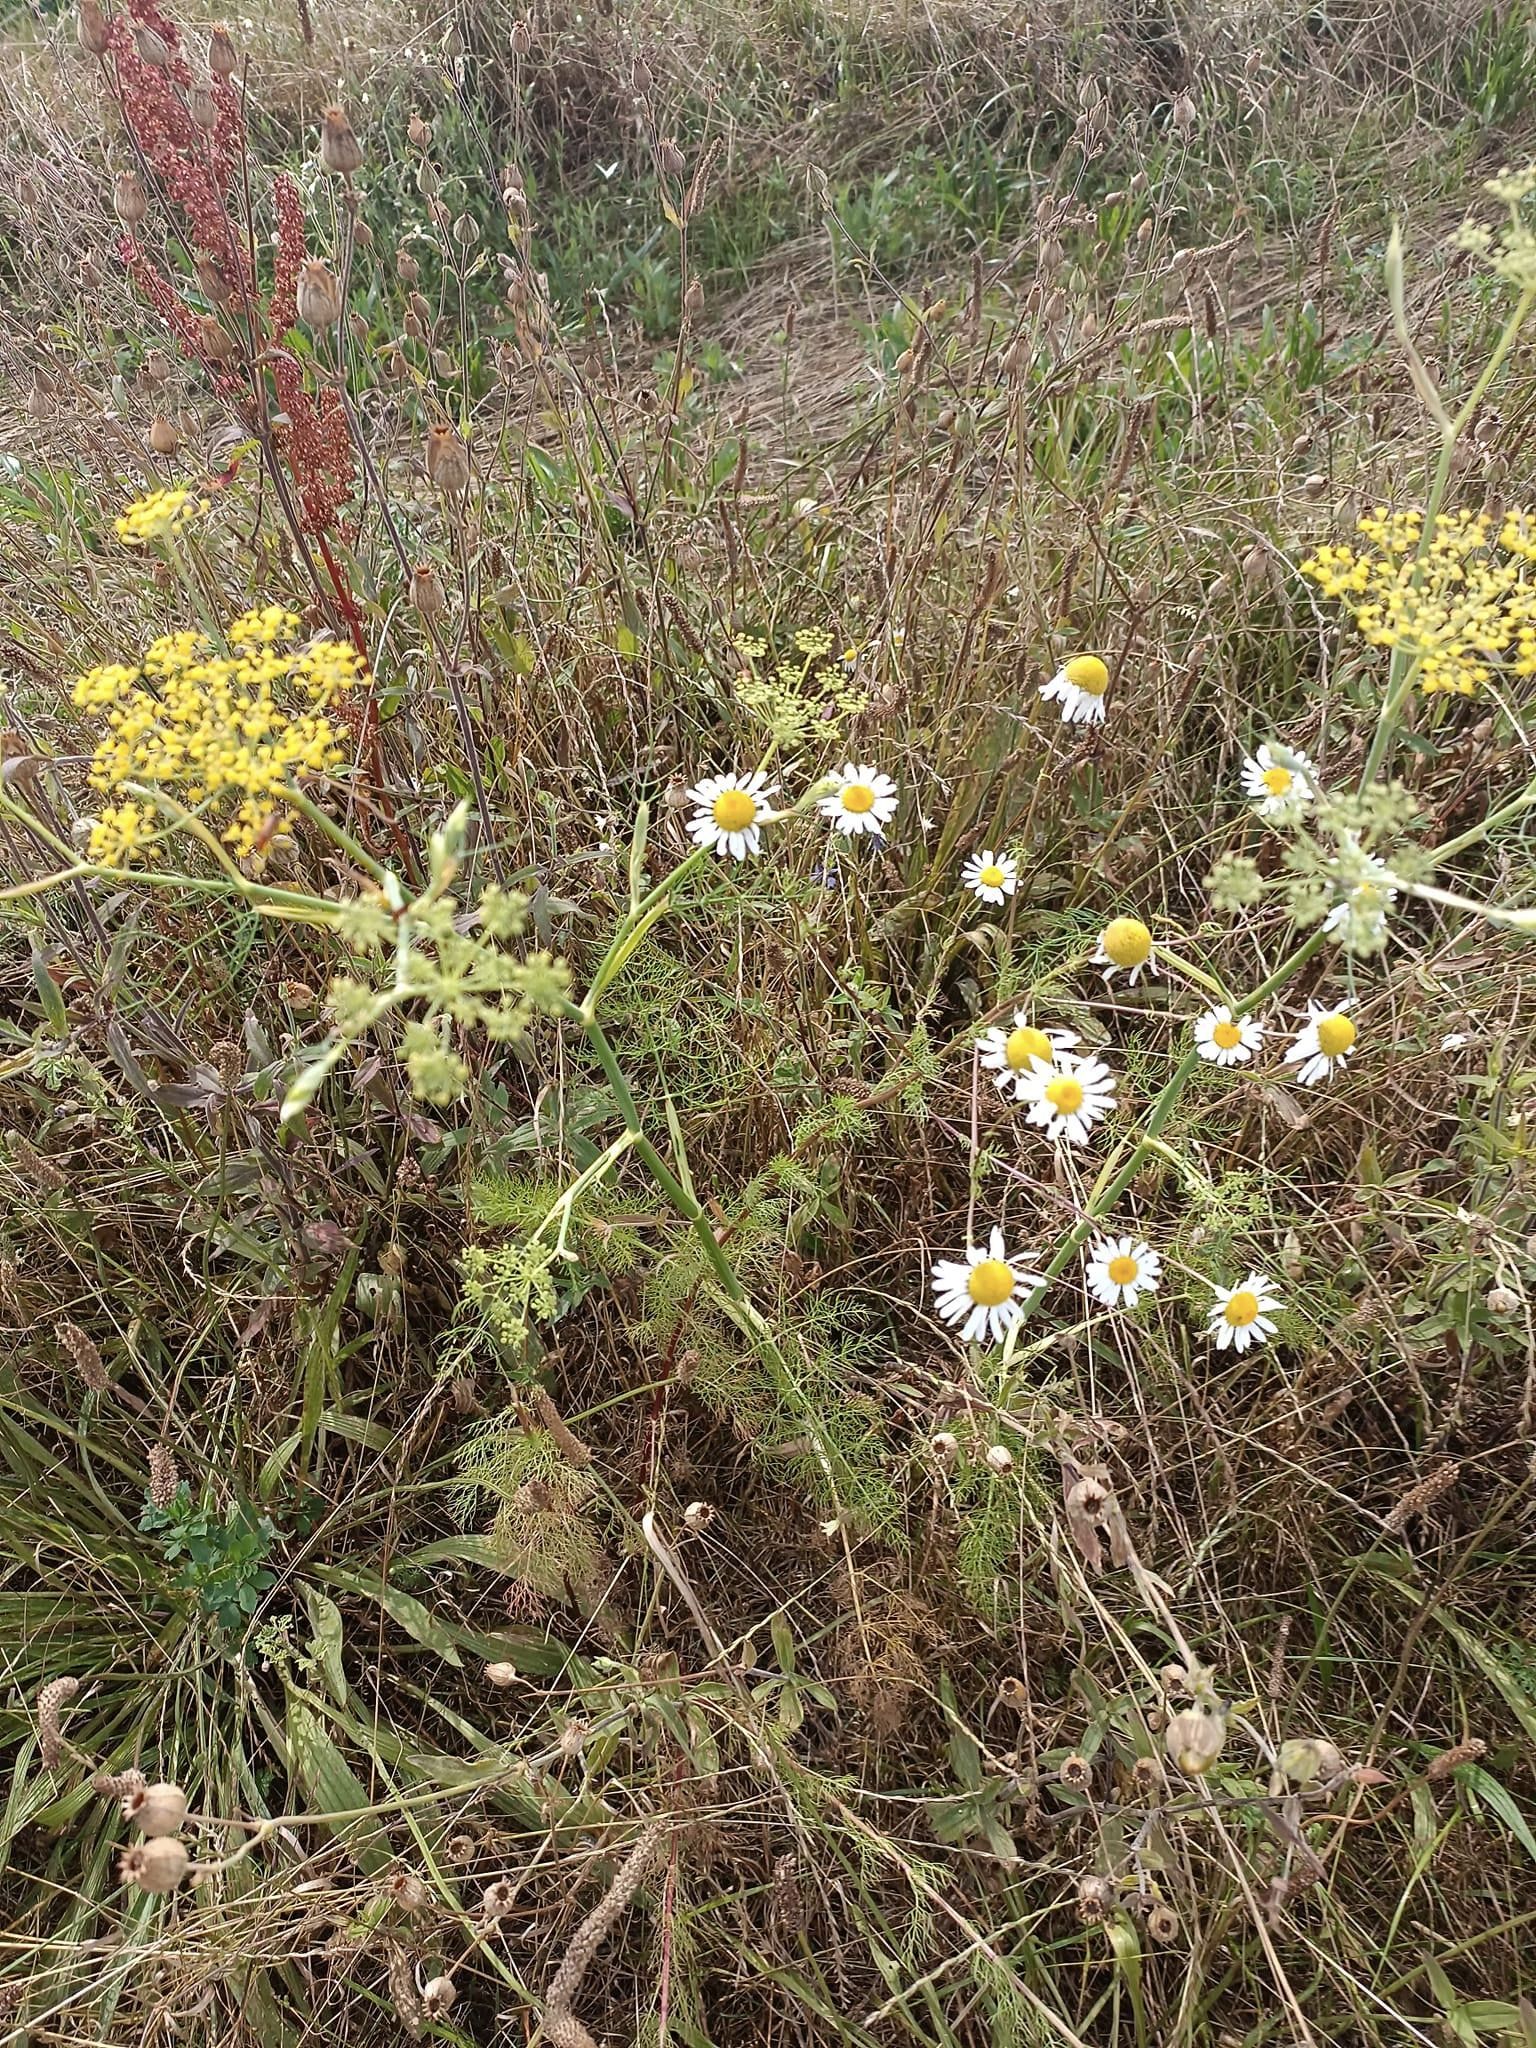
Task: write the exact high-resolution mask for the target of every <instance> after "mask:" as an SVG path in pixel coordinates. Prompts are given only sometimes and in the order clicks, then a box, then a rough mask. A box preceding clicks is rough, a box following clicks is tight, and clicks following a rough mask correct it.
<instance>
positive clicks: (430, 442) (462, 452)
mask: <svg viewBox="0 0 1536 2048" xmlns="http://www.w3.org/2000/svg"><path fill="white" fill-rule="evenodd" d="M426 452H427V475H428V476H429V477H430V479H431V480H432V482H433V483H434V484H435V485H436V486H437V488H438V490H440V491H442V492H444V493H445V494H446V495H447V496H448V497H450V498H456V497H458V496H459V495H460V493H461V492H463V491H467V490H468V489H469V450H468V448H466V447H465V445H464V442H463V440H462V438H461V437H460V436H459V435H458V434H457V433H455V432H454V430H453V428H452V427H448V426H442V425H438V426H432V427H428V429H427V451H426Z"/></svg>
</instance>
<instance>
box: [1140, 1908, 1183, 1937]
mask: <svg viewBox="0 0 1536 2048" xmlns="http://www.w3.org/2000/svg"><path fill="white" fill-rule="evenodd" d="M1179 1933H1180V1924H1179V1916H1178V1914H1177V1913H1175V1911H1174V1910H1173V1908H1172V1906H1167V1905H1164V1903H1163V1901H1162V1900H1161V1899H1159V1900H1158V1902H1157V1904H1156V1905H1155V1906H1150V1907H1148V1909H1147V1934H1148V1937H1149V1938H1150V1939H1151V1940H1153V1941H1158V1942H1169V1941H1177V1940H1178V1938H1179Z"/></svg>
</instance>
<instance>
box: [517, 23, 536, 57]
mask: <svg viewBox="0 0 1536 2048" xmlns="http://www.w3.org/2000/svg"><path fill="white" fill-rule="evenodd" d="M532 48H533V30H532V29H531V28H530V27H529V25H528V19H527V17H526V15H525V16H524V17H523V18H522V19H521V20H520V21H514V22H513V24H512V54H513V56H514V57H526V56H527V54H528V52H529V51H530V50H531V49H532Z"/></svg>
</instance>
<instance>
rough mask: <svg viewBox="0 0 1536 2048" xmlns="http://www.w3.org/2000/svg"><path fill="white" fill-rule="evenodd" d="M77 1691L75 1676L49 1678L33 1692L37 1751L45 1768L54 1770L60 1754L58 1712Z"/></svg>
mask: <svg viewBox="0 0 1536 2048" xmlns="http://www.w3.org/2000/svg"><path fill="white" fill-rule="evenodd" d="M79 1690H80V1681H79V1679H78V1678H50V1679H49V1680H48V1682H47V1684H46V1685H41V1686H39V1687H38V1691H37V1753H38V1755H39V1756H40V1757H41V1758H42V1760H43V1764H44V1766H45V1768H46V1769H48V1770H50V1771H51V1770H54V1769H56V1768H57V1766H58V1762H59V1759H60V1758H61V1757H62V1756H63V1754H64V1730H63V1726H62V1724H61V1719H60V1717H61V1715H62V1714H63V1711H64V1709H65V1707H66V1706H68V1704H69V1702H70V1701H71V1700H72V1699H73V1698H74V1696H75V1694H76V1693H77V1692H78V1691H79Z"/></svg>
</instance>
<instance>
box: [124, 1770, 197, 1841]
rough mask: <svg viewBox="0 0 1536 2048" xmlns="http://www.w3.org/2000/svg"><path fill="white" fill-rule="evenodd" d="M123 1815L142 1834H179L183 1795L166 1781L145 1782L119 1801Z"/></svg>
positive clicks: (184, 1807)
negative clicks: (152, 1783)
mask: <svg viewBox="0 0 1536 2048" xmlns="http://www.w3.org/2000/svg"><path fill="white" fill-rule="evenodd" d="M123 1818H124V1819H125V1820H131V1821H132V1822H133V1824H134V1826H135V1827H136V1828H138V1829H139V1831H140V1832H141V1833H142V1834H145V1835H150V1836H155V1835H179V1834H180V1833H181V1830H182V1828H183V1827H184V1826H185V1825H186V1819H187V1795H186V1793H185V1792H183V1791H182V1789H181V1787H180V1786H179V1785H173V1784H171V1783H169V1782H168V1781H166V1782H162V1783H161V1784H159V1785H146V1786H145V1787H144V1788H143V1790H142V1791H138V1792H130V1793H129V1795H128V1797H127V1798H126V1799H125V1800H124V1801H123Z"/></svg>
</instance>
